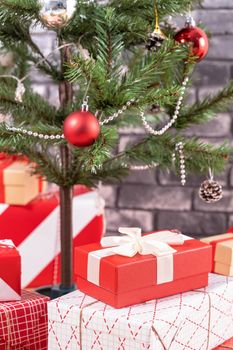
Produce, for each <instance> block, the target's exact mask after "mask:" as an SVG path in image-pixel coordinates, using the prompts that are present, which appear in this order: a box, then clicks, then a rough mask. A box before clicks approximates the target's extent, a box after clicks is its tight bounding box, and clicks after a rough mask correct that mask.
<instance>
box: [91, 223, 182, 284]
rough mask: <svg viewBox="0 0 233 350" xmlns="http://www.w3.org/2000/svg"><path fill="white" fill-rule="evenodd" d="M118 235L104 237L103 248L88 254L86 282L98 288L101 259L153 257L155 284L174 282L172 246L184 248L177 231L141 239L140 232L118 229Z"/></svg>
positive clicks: (131, 229)
mask: <svg viewBox="0 0 233 350" xmlns="http://www.w3.org/2000/svg"><path fill="white" fill-rule="evenodd" d="M119 232H120V233H123V234H124V235H123V236H110V237H104V238H103V239H102V240H101V245H102V246H103V247H104V248H107V249H102V250H98V251H94V252H91V253H89V255H88V271H87V279H88V281H89V282H92V283H94V284H96V285H98V286H99V285H100V261H101V259H102V258H103V257H106V256H111V255H115V254H117V255H122V256H126V257H133V256H135V255H136V254H138V253H139V254H141V255H147V254H153V255H155V256H156V257H157V281H156V282H157V284H163V283H168V282H171V281H173V279H174V266H173V254H174V253H176V250H175V249H174V248H172V247H170V245H169V244H171V245H183V244H184V236H183V235H182V234H181V233H178V232H176V231H160V232H156V233H152V234H148V235H145V236H142V231H141V229H140V228H137V227H135V228H125V227H120V228H119Z"/></svg>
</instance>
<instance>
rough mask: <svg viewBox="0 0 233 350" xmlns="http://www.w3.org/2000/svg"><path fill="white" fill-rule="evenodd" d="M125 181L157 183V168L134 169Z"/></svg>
mask: <svg viewBox="0 0 233 350" xmlns="http://www.w3.org/2000/svg"><path fill="white" fill-rule="evenodd" d="M124 181H125V183H138V184H155V183H156V175H155V170H145V171H138V170H137V171H132V172H131V174H130V176H128V177H127V178H125V180H124Z"/></svg>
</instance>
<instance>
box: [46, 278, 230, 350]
mask: <svg viewBox="0 0 233 350" xmlns="http://www.w3.org/2000/svg"><path fill="white" fill-rule="evenodd" d="M232 315H233V278H230V277H225V276H220V275H214V274H211V275H210V281H209V286H208V287H206V288H202V289H196V290H193V291H190V292H187V293H182V294H178V295H174V296H172V297H168V298H163V299H157V300H152V301H149V302H147V303H143V304H138V305H134V306H131V307H126V308H122V309H114V308H112V307H110V306H108V305H106V304H104V303H102V302H100V301H97V300H96V299H93V298H91V297H89V296H87V295H85V294H83V293H82V292H80V291H76V292H73V293H70V294H68V295H66V296H64V297H61V298H59V299H57V300H54V301H51V302H49V303H48V319H49V346H48V348H49V350H64V349H66V350H90V349H92V350H101V349H102V350H143V349H144V350H154V349H156V350H168V349H169V350H184V349H187V350H210V349H214V348H215V347H216V346H219V345H220V344H222V343H223V342H224V341H225V340H227V339H229V338H231V337H232V336H233V322H232Z"/></svg>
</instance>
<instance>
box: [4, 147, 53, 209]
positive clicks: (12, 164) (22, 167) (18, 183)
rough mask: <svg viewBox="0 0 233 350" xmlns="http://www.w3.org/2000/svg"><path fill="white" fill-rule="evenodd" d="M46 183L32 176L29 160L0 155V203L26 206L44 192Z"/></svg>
mask: <svg viewBox="0 0 233 350" xmlns="http://www.w3.org/2000/svg"><path fill="white" fill-rule="evenodd" d="M45 185H46V183H45V182H44V181H43V180H42V178H41V177H39V176H35V175H33V176H32V175H31V164H30V163H29V161H28V159H25V158H23V159H20V158H18V157H17V156H12V157H10V156H9V157H8V156H7V155H4V154H2V153H1V154H0V203H7V204H10V205H25V204H27V203H29V202H30V201H31V200H32V199H34V198H35V197H36V196H37V195H38V194H39V193H41V192H43V189H44V187H45Z"/></svg>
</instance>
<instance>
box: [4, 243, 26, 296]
mask: <svg viewBox="0 0 233 350" xmlns="http://www.w3.org/2000/svg"><path fill="white" fill-rule="evenodd" d="M20 299H21V259H20V254H19V252H18V250H17V249H16V247H15V245H14V243H13V242H12V241H11V240H7V239H5V240H0V301H16V300H20Z"/></svg>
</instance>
